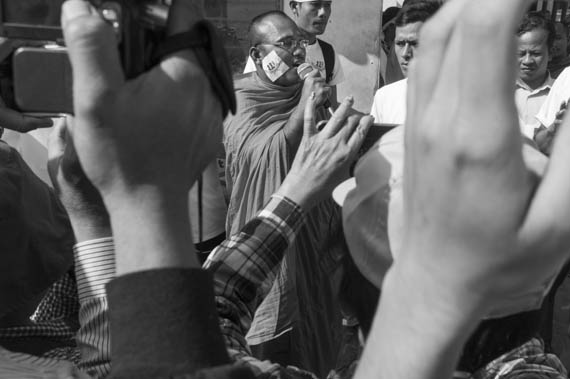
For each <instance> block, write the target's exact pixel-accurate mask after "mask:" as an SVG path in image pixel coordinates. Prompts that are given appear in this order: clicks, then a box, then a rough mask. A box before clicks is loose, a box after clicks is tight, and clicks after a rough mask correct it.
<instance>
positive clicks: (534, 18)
mask: <svg viewBox="0 0 570 379" xmlns="http://www.w3.org/2000/svg"><path fill="white" fill-rule="evenodd" d="M536 29H542V30H544V31H545V32H546V33H547V34H548V36H547V40H546V44H547V45H548V50H550V49H551V48H552V45H553V44H554V39H555V38H556V29H555V28H554V23H553V22H552V20H551V19H550V13H548V12H545V11H541V12H537V11H533V12H527V13H526V14H525V15H524V17H523V19H522V21H521V23H520V24H519V28H518V30H517V36H521V35H523V34H524V33H527V32H530V31H533V30H536Z"/></svg>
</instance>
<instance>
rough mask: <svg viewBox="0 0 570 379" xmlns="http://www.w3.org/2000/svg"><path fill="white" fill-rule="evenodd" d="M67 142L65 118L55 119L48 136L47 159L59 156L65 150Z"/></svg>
mask: <svg viewBox="0 0 570 379" xmlns="http://www.w3.org/2000/svg"><path fill="white" fill-rule="evenodd" d="M66 144H67V127H66V123H65V119H64V118H61V119H58V120H56V122H55V124H54V126H53V129H52V131H51V133H50V134H49V138H48V160H52V159H55V158H59V157H61V156H62V155H63V152H64V151H65V145H66Z"/></svg>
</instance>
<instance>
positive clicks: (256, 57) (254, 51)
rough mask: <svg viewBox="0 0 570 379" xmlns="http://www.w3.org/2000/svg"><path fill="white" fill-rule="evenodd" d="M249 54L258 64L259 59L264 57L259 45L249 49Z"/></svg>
mask: <svg viewBox="0 0 570 379" xmlns="http://www.w3.org/2000/svg"><path fill="white" fill-rule="evenodd" d="M249 56H250V58H251V59H252V60H253V62H255V63H256V64H257V63H258V61H259V60H261V59H262V57H261V51H259V49H258V48H257V47H252V48H250V49H249Z"/></svg>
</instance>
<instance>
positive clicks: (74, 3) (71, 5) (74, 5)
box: [61, 0, 91, 27]
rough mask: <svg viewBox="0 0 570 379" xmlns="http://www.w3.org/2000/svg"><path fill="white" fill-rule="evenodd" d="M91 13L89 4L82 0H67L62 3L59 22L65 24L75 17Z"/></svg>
mask: <svg viewBox="0 0 570 379" xmlns="http://www.w3.org/2000/svg"><path fill="white" fill-rule="evenodd" d="M90 14H91V5H90V4H89V3H88V2H87V1H84V0H67V1H66V2H65V3H63V7H62V13H61V22H62V24H63V26H64V27H65V24H66V23H68V22H70V21H72V20H73V19H75V18H78V17H82V16H87V15H90Z"/></svg>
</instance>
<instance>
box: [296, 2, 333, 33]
mask: <svg viewBox="0 0 570 379" xmlns="http://www.w3.org/2000/svg"><path fill="white" fill-rule="evenodd" d="M289 6H290V7H291V12H293V18H294V20H295V23H296V24H297V26H298V27H299V28H300V29H301V31H302V32H303V34H305V36H306V38H308V39H309V40H310V42H311V43H312V42H314V41H315V39H316V38H317V36H318V35H321V34H323V33H324V32H325V30H326V28H327V24H328V22H329V17H330V16H331V8H332V1H330V0H329V1H311V0H297V1H291V2H289Z"/></svg>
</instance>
